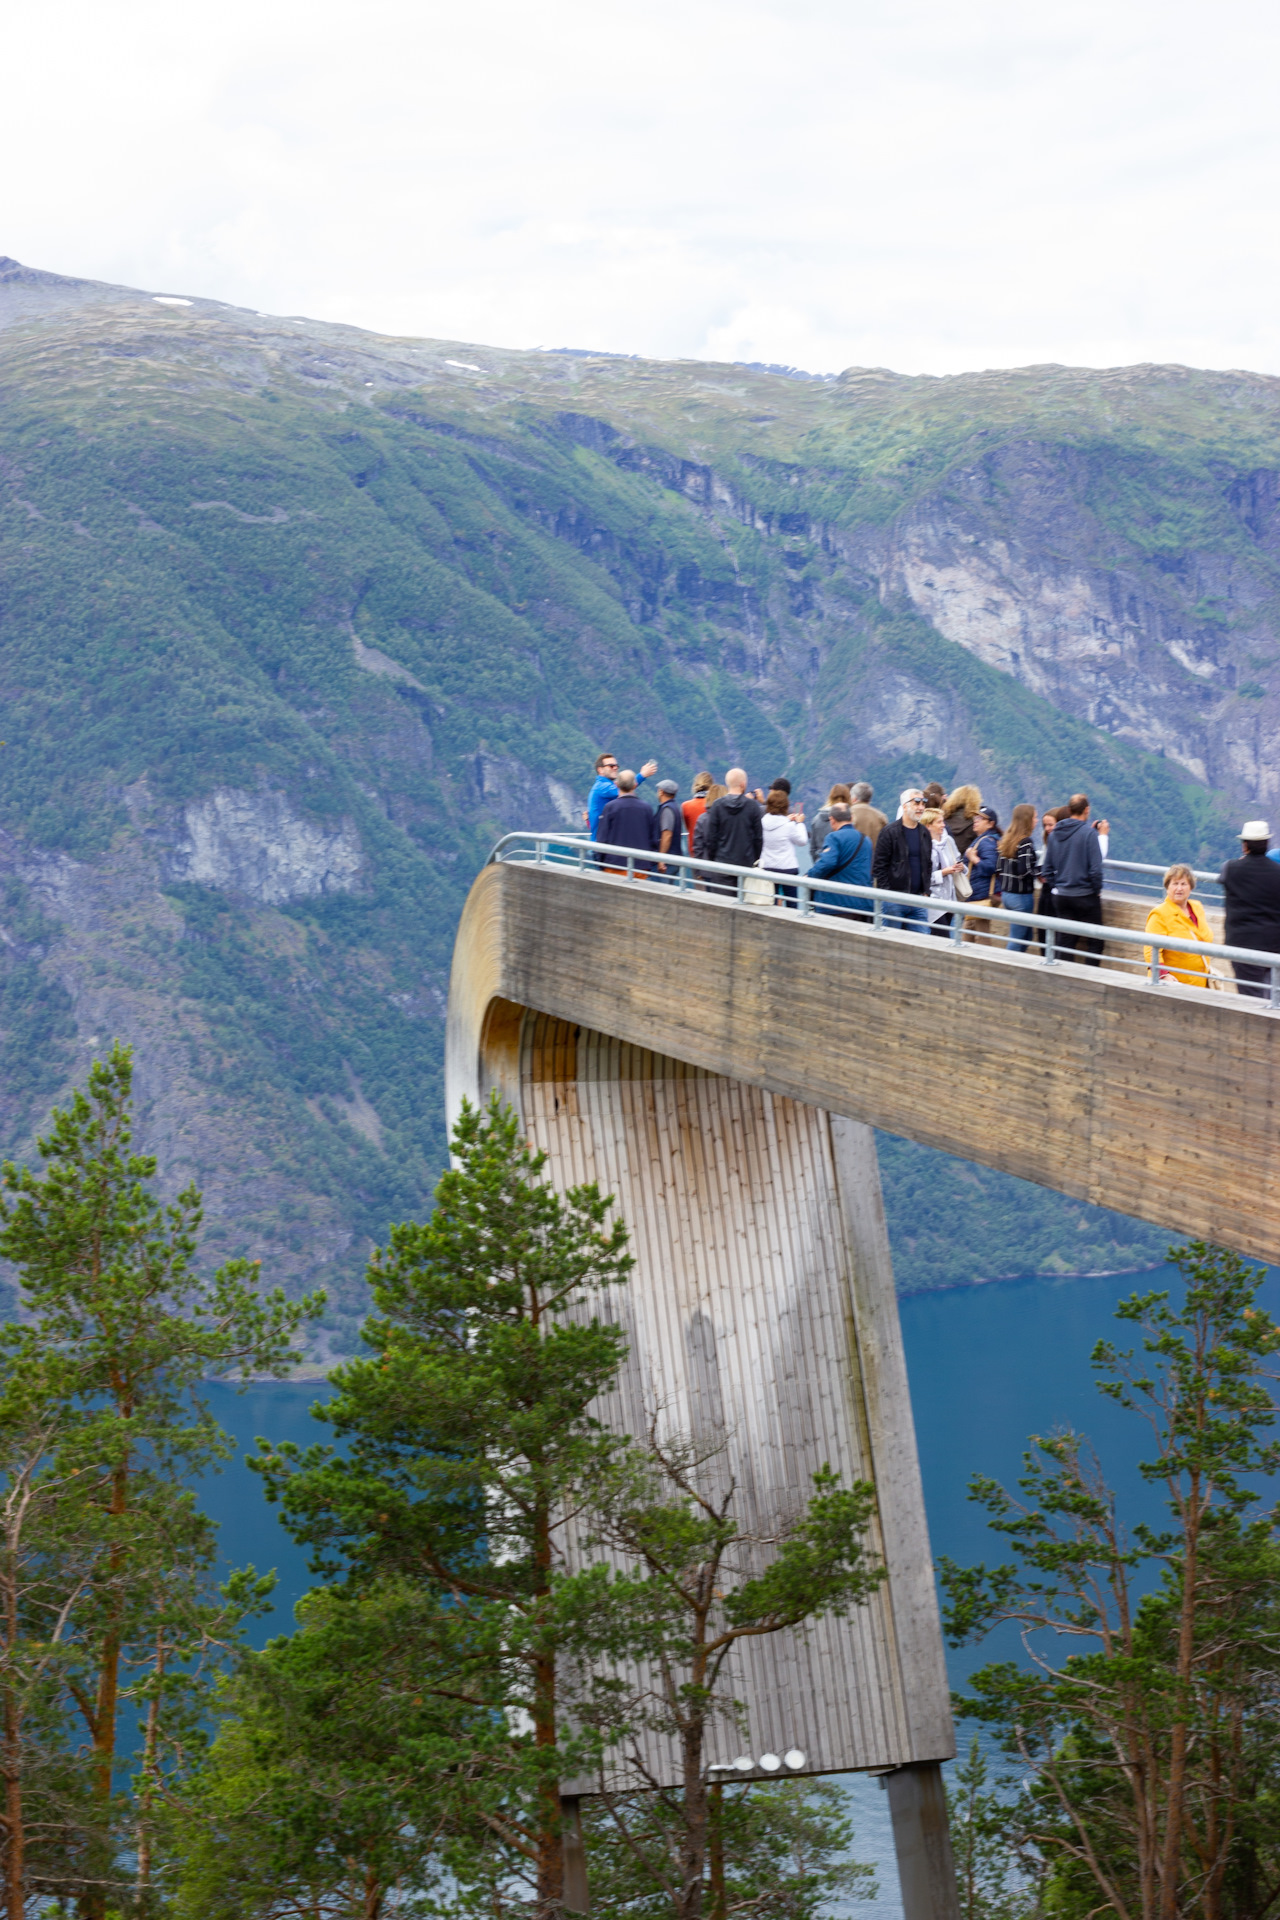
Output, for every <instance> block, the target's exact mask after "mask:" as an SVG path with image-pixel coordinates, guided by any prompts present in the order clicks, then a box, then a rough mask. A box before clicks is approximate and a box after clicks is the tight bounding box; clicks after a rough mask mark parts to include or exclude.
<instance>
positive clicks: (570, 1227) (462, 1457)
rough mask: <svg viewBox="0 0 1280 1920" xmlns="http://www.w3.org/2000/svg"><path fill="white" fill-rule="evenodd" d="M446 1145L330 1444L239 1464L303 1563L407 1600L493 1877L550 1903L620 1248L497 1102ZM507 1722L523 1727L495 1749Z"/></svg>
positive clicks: (583, 1738)
mask: <svg viewBox="0 0 1280 1920" xmlns="http://www.w3.org/2000/svg"><path fill="white" fill-rule="evenodd" d="M453 1151H454V1157H455V1161H456V1165H455V1167H454V1168H453V1169H451V1171H450V1172H448V1173H446V1174H445V1175H444V1176H443V1178H442V1179H441V1181H440V1184H439V1186H438V1188H437V1194H436V1208H435V1211H434V1213H433V1214H432V1216H431V1218H430V1219H429V1220H428V1221H427V1222H426V1223H425V1224H422V1225H418V1224H412V1223H410V1224H406V1225H403V1226H399V1227H397V1228H395V1229H394V1231H393V1233H392V1236H391V1242H390V1246H389V1248H388V1250H387V1252H386V1253H385V1254H382V1253H379V1254H378V1255H377V1256H376V1257H375V1260H374V1262H373V1265H372V1269H371V1281H372V1287H373V1295H374V1301H375V1304H376V1308H377V1313H376V1315H375V1317H374V1318H373V1319H372V1320H371V1321H370V1322H369V1324H368V1325H367V1327H366V1329H365V1340H366V1343H367V1344H368V1345H369V1346H370V1347H371V1348H372V1349H373V1357H372V1358H371V1359H368V1360H354V1361H351V1362H349V1363H348V1364H347V1365H346V1366H344V1367H342V1368H341V1369H339V1370H338V1372H337V1374H336V1375H335V1376H334V1384H335V1386H336V1388H337V1393H336V1395H335V1397H334V1398H333V1399H331V1400H329V1401H327V1402H326V1403H325V1404H324V1406H323V1407H321V1408H319V1409H317V1411H318V1413H319V1415H320V1417H321V1418H322V1419H323V1420H324V1421H326V1422H327V1423H328V1424H329V1425H331V1426H332V1427H333V1429H334V1432H335V1434H336V1436H337V1437H338V1438H339V1440H340V1441H341V1442H342V1443H343V1450H342V1451H341V1452H338V1451H336V1450H335V1449H333V1448H331V1447H327V1446H323V1445H318V1446H316V1447H313V1448H310V1449H308V1450H307V1451H305V1452H303V1451H301V1450H299V1449H298V1448H297V1447H296V1446H284V1447H280V1448H269V1447H264V1448H263V1450H262V1452H261V1454H260V1456H259V1458H258V1460H257V1461H256V1462H254V1463H253V1464H255V1465H256V1466H257V1467H258V1469H259V1470H260V1471H261V1472H262V1473H263V1475H264V1477H265V1481H266V1486H267V1491H268V1497H269V1498H272V1499H275V1500H278V1501H279V1502H280V1505H281V1510H282V1516H283V1519H284V1522H285V1524H286V1526H288V1527H289V1529H290V1531H291V1532H292V1533H293V1534H294V1536H295V1537H296V1538H298V1539H299V1540H302V1541H305V1542H307V1543H308V1544H310V1545H311V1546H313V1547H314V1548H315V1549H316V1559H315V1562H314V1564H315V1566H316V1568H317V1570H320V1571H326V1572H329V1573H330V1574H338V1573H345V1574H346V1577H347V1584H348V1588H349V1589H350V1590H352V1591H358V1590H363V1588H364V1586H365V1583H367V1582H376V1581H379V1580H384V1579H388V1578H390V1579H392V1580H395V1581H410V1582H413V1583H414V1584H415V1586H416V1587H417V1589H418V1591H419V1592H420V1593H421V1595H422V1596H423V1601H424V1609H425V1611H424V1619H425V1621H426V1625H425V1626H424V1628H423V1636H424V1653H423V1687H424V1691H427V1690H429V1691H434V1692H435V1693H436V1694H437V1695H438V1696H439V1697H440V1698H441V1699H444V1698H452V1699H453V1700H455V1701H458V1700H462V1701H465V1702H467V1703H468V1704H470V1705H472V1706H473V1707H474V1708H475V1710H476V1712H475V1715H473V1716H472V1717H471V1718H470V1719H469V1720H468V1721H467V1723H466V1725H465V1727H464V1728H463V1729H462V1731H461V1732H460V1733H459V1735H458V1750H457V1757H456V1762H455V1764H457V1765H459V1766H465V1767H468V1768H469V1767H472V1766H474V1765H476V1764H478V1760H477V1755H479V1756H481V1757H485V1758H487V1759H488V1760H489V1763H490V1764H489V1768H488V1773H487V1775H486V1782H487V1784H486V1787H485V1789H484V1790H485V1792H487V1793H488V1795H489V1800H488V1803H487V1813H488V1818H489V1822H490V1827H491V1830H496V1831H497V1832H498V1833H499V1836H500V1838H501V1840H502V1842H503V1845H504V1847H505V1853H504V1856H503V1864H502V1871H503V1872H504V1873H508V1874H509V1873H511V1872H513V1871H514V1872H517V1873H518V1872H519V1871H520V1869H521V1866H522V1865H524V1864H531V1866H532V1869H533V1873H534V1879H535V1883H536V1889H537V1902H538V1911H539V1913H540V1914H541V1913H543V1912H544V1911H545V1912H547V1913H548V1914H549V1913H550V1911H551V1909H552V1906H553V1904H554V1902H555V1901H556V1900H558V1899H559V1896H560V1885H561V1872H562V1866H561V1855H560V1810H559V1795H560V1780H561V1778H562V1777H563V1776H565V1775H567V1774H571V1773H572V1772H573V1771H574V1770H575V1768H578V1767H581V1766H582V1765H584V1764H589V1763H590V1760H591V1758H592V1756H593V1753H594V1744H595V1743H594V1742H593V1740H592V1739H591V1738H590V1737H589V1736H588V1735H587V1734H586V1733H585V1732H583V1733H579V1734H576V1735H575V1734H572V1733H570V1732H569V1731H568V1730H567V1729H566V1727H565V1725H564V1724H563V1716H562V1708H561V1703H560V1675H559V1668H560V1667H561V1666H562V1665H563V1663H564V1662H565V1661H566V1660H567V1659H571V1658H572V1657H573V1656H574V1655H575V1654H577V1655H584V1654H587V1653H589V1652H590V1651H591V1650H593V1648H594V1647H595V1645H596V1644H597V1643H598V1639H599V1634H600V1625H599V1614H600V1609H601V1605H602V1603H603V1602H605V1601H607V1597H608V1596H607V1587H608V1579H607V1571H606V1570H605V1569H604V1568H598V1569H594V1570H588V1571H587V1572H586V1573H584V1574H581V1575H578V1576H574V1575H571V1574H568V1573H567V1572H566V1570H565V1555H566V1525H567V1524H568V1523H570V1522H571V1521H572V1518H573V1515H574V1513H575V1511H576V1509H577V1508H578V1506H579V1505H580V1502H581V1498H582V1491H583V1488H584V1486H585V1485H586V1484H587V1483H588V1482H589V1481H591V1480H593V1479H594V1478H596V1477H598V1475H599V1474H600V1472H601V1471H602V1469H603V1467H604V1465H605V1463H607V1461H608V1458H609V1457H610V1455H612V1454H613V1453H614V1452H615V1451H616V1450H617V1448H618V1446H619V1445H620V1444H621V1443H620V1442H617V1441H615V1440H614V1439H613V1438H612V1437H611V1436H610V1435H608V1434H607V1433H606V1432H605V1431H604V1430H603V1429H602V1428H601V1427H600V1425H599V1423H598V1422H597V1421H596V1420H595V1419H594V1418H593V1417H592V1415H591V1414H590V1412H589V1408H590V1406H591V1403H592V1402H593V1400H595V1399H596V1397H597V1396H598V1395H599V1394H601V1393H602V1392H604V1391H606V1390H607V1389H608V1387H609V1386H610V1385H611V1383H612V1381H613V1379H614V1377H615V1375H616V1373H617V1370H618V1367H619V1364H620V1362H621V1359H622V1356H623V1352H624V1339H623V1335H622V1333H621V1330H620V1329H619V1328H618V1327H617V1326H616V1325H615V1324H612V1323H610V1322H609V1321H607V1320H604V1319H602V1318H601V1317H600V1308H601V1306H602V1305H603V1304H604V1297H605V1296H606V1295H607V1293H608V1290H609V1289H611V1288H613V1287H615V1286H617V1285H618V1284H619V1283H621V1282H622V1281H624V1280H625V1278H626V1276H627V1274H628V1272H629V1270H630V1267H631V1264H632V1262H631V1256H630V1255H629V1254H628V1252H627V1251H626V1244H627V1235H626V1230H625V1228H624V1227H623V1225H622V1223H621V1222H620V1221H616V1220H615V1221H613V1222H612V1223H610V1221H609V1213H610V1209H611V1202H610V1201H609V1200H608V1199H605V1198H603V1197H602V1196H601V1195H600V1194H599V1193H598V1191H597V1190H596V1188H595V1187H594V1186H584V1187H576V1188H573V1189H571V1190H570V1191H569V1192H568V1193H566V1194H564V1195H559V1194H557V1193H556V1192H555V1190H554V1189H553V1188H552V1187H551V1186H550V1185H549V1184H548V1183H547V1182H546V1181H545V1180H543V1179H542V1177H541V1176H542V1172H543V1168H544V1165H545V1156H544V1155H542V1154H537V1153H534V1152H533V1151H532V1150H531V1149H530V1148H529V1147H528V1146H527V1145H525V1144H524V1142H523V1141H522V1140H521V1139H520V1137H519V1131H518V1127H517V1123H516V1118H515V1115H514V1114H513V1113H512V1112H511V1111H510V1110H509V1109H504V1108H503V1107H502V1106H501V1104H500V1103H499V1102H498V1100H497V1098H496V1096H495V1097H494V1098H493V1099H492V1100H491V1101H490V1104H489V1107H488V1109H487V1110H486V1111H485V1112H483V1113H479V1112H476V1111H475V1110H474V1109H472V1108H470V1107H467V1108H465V1109H464V1111H463V1113H462V1116H461V1117H460V1119H459V1121H458V1124H457V1127H456V1129H455V1132H454V1137H453ZM510 1715H515V1716H516V1717H517V1719H518V1721H520V1722H522V1723H523V1722H524V1721H527V1722H528V1724H529V1726H530V1729H531V1731H530V1732H529V1733H528V1734H519V1735H517V1736H516V1737H515V1738H514V1739H511V1740H504V1741H503V1742H502V1743H501V1747H500V1749H499V1748H497V1747H496V1745H495V1733H496V1731H497V1730H498V1729H501V1728H502V1726H503V1723H504V1717H506V1716H510ZM498 1752H500V1755H501V1759H500V1760H499V1759H497V1758H495V1754H496V1753H498Z"/></svg>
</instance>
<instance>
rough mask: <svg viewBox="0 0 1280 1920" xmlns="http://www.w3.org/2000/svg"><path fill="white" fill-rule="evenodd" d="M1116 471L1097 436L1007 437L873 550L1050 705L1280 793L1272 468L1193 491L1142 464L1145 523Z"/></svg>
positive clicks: (1199, 484) (866, 549) (1214, 778)
mask: <svg viewBox="0 0 1280 1920" xmlns="http://www.w3.org/2000/svg"><path fill="white" fill-rule="evenodd" d="M1107 478H1108V476H1107V473H1106V466H1105V463H1104V462H1103V461H1102V460H1101V459H1100V458H1099V457H1098V456H1097V454H1096V452H1095V453H1094V455H1093V456H1092V457H1090V456H1089V455H1088V454H1085V453H1082V452H1080V451H1078V450H1076V449H1074V448H1070V447H1068V448H1063V447H1061V446H1058V447H1054V446H1049V445H1045V444H1043V443H1017V444H1014V445H1011V446H1006V447H1004V448H1001V449H998V450H995V451H993V452H992V453H991V454H990V455H988V456H986V457H985V458H984V459H983V460H981V461H980V462H977V463H975V464H974V465H972V466H965V467H964V468H962V469H961V470H960V471H958V472H953V473H952V474H950V475H949V476H948V482H947V486H946V488H945V489H941V490H939V491H938V492H937V493H935V494H933V495H931V496H928V497H926V498H924V499H922V500H919V501H917V502H915V503H913V504H912V506H911V507H910V509H909V510H908V511H906V512H905V513H904V514H903V515H902V516H901V518H900V519H899V520H898V521H897V522H896V523H895V524H894V526H893V527H892V528H891V529H890V530H889V532H888V533H887V535H886V536H885V537H883V538H879V539H875V540H871V541H867V542H865V543H864V544H862V545H861V555H862V556H863V557H864V559H865V563H866V564H867V565H869V566H870V567H871V568H873V569H874V572H875V575H876V578H877V581H878V583H879V586H880V591H881V593H882V594H884V595H891V594H894V593H901V594H903V595H905V597H906V598H907V599H908V600H909V601H910V603H911V605H912V606H913V607H914V608H915V609H916V610H917V611H918V612H919V613H921V614H922V615H923V616H924V617H925V618H926V619H927V620H928V621H929V622H930V624H931V625H932V626H934V627H935V628H936V629H937V631H938V632H939V633H941V634H943V635H944V636H945V637H946V638H947V639H948V640H953V641H955V642H956V643H957V645H959V646H962V647H965V648H966V649H968V651H969V652H971V653H973V654H974V655H975V656H976V657H977V658H978V659H980V660H984V661H986V662H987V663H988V664H989V665H991V666H993V667H997V668H999V669H1000V670H1001V671H1002V672H1004V673H1007V674H1010V675H1011V676H1012V677H1013V678H1015V679H1017V680H1019V681H1021V682H1022V684H1023V685H1025V686H1027V687H1030V688H1031V689H1032V690H1033V691H1034V692H1036V693H1038V694H1041V695H1042V696H1043V697H1044V698H1045V699H1046V700H1049V701H1051V702H1052V703H1053V705H1055V706H1058V707H1061V708H1063V709H1064V710H1066V711H1068V712H1071V713H1075V714H1078V715H1079V716H1080V717H1081V718H1082V719H1085V720H1087V721H1089V722H1090V724H1091V725H1093V726H1097V727H1101V728H1104V729H1105V730H1106V731H1107V732H1108V733H1112V734H1114V735H1116V736H1117V737H1118V738H1120V739H1124V740H1130V741H1133V742H1134V743H1135V744H1136V745H1140V746H1143V747H1146V748H1149V749H1153V750H1155V751H1157V752H1160V753H1164V754H1167V755H1168V756H1169V757H1170V758H1171V759H1174V760H1177V761H1179V762H1181V764H1182V765H1183V766H1185V767H1186V768H1187V769H1188V771H1189V772H1190V773H1192V774H1193V775H1194V776H1195V778H1196V779H1198V780H1202V781H1204V782H1205V783H1206V784H1207V785H1209V786H1212V787H1216V788H1220V789H1223V790H1225V791H1227V792H1230V793H1231V794H1232V796H1233V797H1234V798H1236V799H1237V800H1238V801H1239V802H1240V804H1244V805H1247V804H1248V803H1249V801H1250V800H1257V801H1258V802H1260V803H1262V804H1264V805H1272V804H1274V802H1275V801H1276V799H1277V797H1278V796H1280V752H1278V751H1277V749H1278V747H1280V705H1278V704H1277V700H1276V673H1277V668H1278V667H1280V648H1278V647H1277V643H1276V637H1275V634H1276V617H1277V587H1278V576H1277V561H1278V559H1280V507H1278V506H1277V493H1276V475H1275V473H1274V472H1264V473H1243V472H1241V471H1239V469H1238V467H1235V466H1231V467H1227V468H1225V470H1223V471H1221V472H1219V473H1218V474H1217V475H1216V476H1214V477H1213V480H1211V481H1210V483H1209V484H1207V485H1206V484H1205V481H1204V476H1201V475H1195V476H1188V480H1187V485H1186V487H1185V490H1184V491H1182V492H1177V491H1176V490H1175V488H1174V487H1173V485H1172V484H1171V482H1170V480H1169V478H1168V476H1165V475H1160V476H1152V475H1151V474H1149V473H1148V474H1145V475H1141V476H1140V480H1141V482H1142V485H1141V486H1140V487H1135V492H1138V493H1139V495H1140V494H1141V493H1142V492H1147V493H1148V495H1149V496H1150V495H1154V496H1155V497H1154V499H1152V498H1148V499H1146V500H1143V501H1142V504H1143V505H1144V506H1146V507H1148V508H1149V509H1150V512H1149V515H1144V521H1145V524H1142V523H1140V524H1138V525H1136V526H1135V525H1134V524H1132V522H1131V523H1130V524H1127V525H1124V524H1117V515H1116V513H1115V511H1114V506H1115V503H1114V497H1113V490H1112V489H1111V488H1110V487H1109V486H1108V485H1107V484H1106V483H1107ZM1153 479H1154V480H1155V482H1156V484H1153ZM1215 480H1216V484H1214V483H1213V481H1215ZM1197 510H1198V511H1197ZM1197 520H1198V521H1199V523H1200V524H1199V525H1196V524H1194V523H1195V522H1196V521H1197ZM1189 521H1190V522H1192V524H1191V525H1188V524H1187V523H1188V522H1189ZM1179 523H1181V524H1179ZM1188 536H1189V537H1188Z"/></svg>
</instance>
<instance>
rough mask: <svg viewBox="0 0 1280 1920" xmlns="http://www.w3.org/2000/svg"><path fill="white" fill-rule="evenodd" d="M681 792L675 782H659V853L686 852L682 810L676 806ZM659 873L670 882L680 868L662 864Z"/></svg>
mask: <svg viewBox="0 0 1280 1920" xmlns="http://www.w3.org/2000/svg"><path fill="white" fill-rule="evenodd" d="M679 791H680V789H679V787H678V786H677V785H676V783H675V781H674V780H659V782H658V819H657V827H658V852H659V853H683V852H684V839H683V835H682V833H681V827H682V825H683V821H682V819H681V813H680V809H679V807H678V806H677V805H676V795H677V794H678V793H679ZM658 872H659V873H660V874H661V875H662V876H663V877H664V878H665V879H668V880H670V879H674V877H675V875H676V874H677V873H678V872H679V868H678V867H667V866H665V865H663V864H661V863H660V864H659V867H658Z"/></svg>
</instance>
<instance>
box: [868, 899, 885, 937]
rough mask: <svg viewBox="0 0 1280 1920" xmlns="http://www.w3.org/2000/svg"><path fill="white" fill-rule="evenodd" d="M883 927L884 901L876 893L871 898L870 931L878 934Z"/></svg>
mask: <svg viewBox="0 0 1280 1920" xmlns="http://www.w3.org/2000/svg"><path fill="white" fill-rule="evenodd" d="M883 926H884V901H883V900H882V899H881V898H880V895H879V894H878V893H876V894H873V895H872V896H871V931H872V932H873V933H879V932H880V931H881V929H882V928H883Z"/></svg>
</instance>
